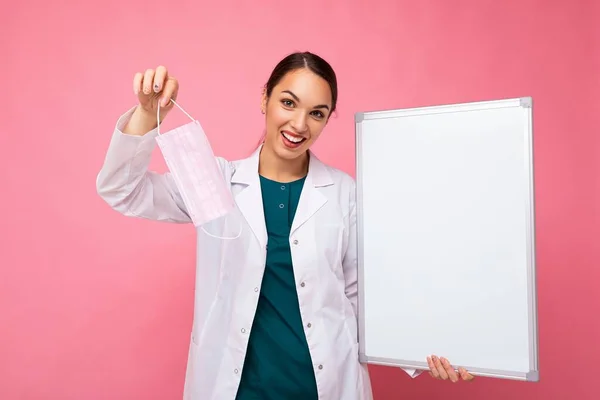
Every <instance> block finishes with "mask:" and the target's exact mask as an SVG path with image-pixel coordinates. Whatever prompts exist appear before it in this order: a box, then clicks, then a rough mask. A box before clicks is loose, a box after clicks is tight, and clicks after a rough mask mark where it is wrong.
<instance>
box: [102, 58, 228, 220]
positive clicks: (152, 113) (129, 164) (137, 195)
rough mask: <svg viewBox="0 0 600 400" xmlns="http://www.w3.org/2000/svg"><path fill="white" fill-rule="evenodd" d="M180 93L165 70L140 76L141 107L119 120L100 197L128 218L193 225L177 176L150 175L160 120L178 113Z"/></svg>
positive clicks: (135, 86)
mask: <svg viewBox="0 0 600 400" xmlns="http://www.w3.org/2000/svg"><path fill="white" fill-rule="evenodd" d="M178 90H179V84H178V82H177V80H176V79H175V78H173V77H172V76H169V74H168V71H167V69H166V68H165V67H162V66H161V67H158V68H157V69H156V70H152V69H148V70H146V71H145V72H144V73H141V72H140V73H137V74H135V76H134V78H133V91H134V93H135V94H136V96H137V98H138V103H139V104H138V105H136V106H135V107H133V108H132V109H131V110H129V111H128V112H126V113H125V114H124V115H122V116H121V117H120V118H119V119H118V121H117V124H116V127H115V129H114V132H113V134H112V138H111V140H110V144H109V146H108V151H107V153H106V157H105V160H104V164H103V165H102V168H101V170H100V172H99V174H98V176H97V179H96V188H97V191H98V194H99V195H100V197H102V198H103V199H104V201H106V203H108V205H110V206H111V207H112V208H113V209H114V210H116V211H118V212H120V213H122V214H124V215H127V216H132V217H140V218H146V219H152V220H157V221H166V222H176V223H187V222H191V218H190V217H189V215H188V212H187V210H186V207H185V204H184V202H183V200H182V197H181V195H180V193H179V191H178V189H177V187H176V185H175V182H174V180H173V177H172V176H171V173H169V172H167V173H163V174H159V173H156V172H153V171H149V170H148V166H149V164H150V160H151V156H152V152H153V150H154V148H155V146H156V140H155V138H156V135H157V134H158V130H157V126H158V123H159V120H160V122H162V121H163V120H164V118H165V117H166V115H167V114H168V113H169V112H170V110H171V109H172V108H173V103H172V102H171V101H170V100H171V99H173V100H175V99H176V98H177V93H178ZM159 102H160V107H159ZM159 108H160V115H159V117H158V120H157V111H158V110H159ZM217 161H218V162H219V164H220V166H221V168H222V169H223V167H224V164H225V160H223V159H220V158H217Z"/></svg>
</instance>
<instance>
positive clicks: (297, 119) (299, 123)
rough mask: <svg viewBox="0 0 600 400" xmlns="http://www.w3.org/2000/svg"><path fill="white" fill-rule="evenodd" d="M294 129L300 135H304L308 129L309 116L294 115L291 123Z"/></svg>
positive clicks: (303, 113) (300, 113) (299, 113)
mask: <svg viewBox="0 0 600 400" xmlns="http://www.w3.org/2000/svg"><path fill="white" fill-rule="evenodd" d="M291 125H292V128H294V130H295V131H296V132H298V133H302V132H304V131H306V130H307V129H308V124H307V115H306V113H305V112H298V113H296V115H294V118H293V119H292V121H291Z"/></svg>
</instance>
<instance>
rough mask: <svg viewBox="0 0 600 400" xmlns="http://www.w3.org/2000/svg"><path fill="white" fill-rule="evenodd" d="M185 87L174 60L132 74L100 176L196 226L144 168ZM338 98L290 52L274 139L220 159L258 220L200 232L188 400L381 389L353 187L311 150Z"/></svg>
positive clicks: (171, 187) (128, 201)
mask: <svg viewBox="0 0 600 400" xmlns="http://www.w3.org/2000/svg"><path fill="white" fill-rule="evenodd" d="M178 89H179V84H178V82H177V80H175V79H174V78H173V77H170V76H169V74H168V71H167V69H166V68H164V67H159V68H157V69H156V70H151V69H149V70H146V72H145V73H143V74H142V73H139V74H136V76H135V77H134V91H135V93H136V94H137V96H138V101H139V105H138V106H136V107H135V108H134V109H132V110H130V111H129V112H127V113H126V114H125V115H123V116H122V117H121V118H120V119H119V121H118V122H117V126H116V129H115V130H114V132H113V137H112V140H111V142H110V145H109V149H108V154H107V156H106V159H105V163H104V165H103V167H102V170H101V171H100V174H99V175H98V179H97V187H98V193H99V194H100V196H102V198H103V199H104V200H105V201H106V202H107V203H108V204H109V205H111V207H113V208H114V209H115V210H118V211H119V212H121V213H123V214H125V215H128V216H135V217H140V218H147V219H154V220H162V221H170V222H178V223H183V222H186V223H187V222H192V221H191V218H190V215H189V212H188V210H187V207H186V204H185V202H184V201H183V200H182V196H181V193H180V192H179V190H178V187H177V184H175V183H174V179H173V177H172V175H171V173H170V172H167V173H165V174H160V175H159V174H157V173H155V172H152V171H148V170H147V168H148V165H149V161H150V157H151V155H152V152H153V148H154V144H155V137H156V135H157V134H158V131H157V119H158V118H157V113H158V115H159V118H162V119H164V118H165V117H166V115H167V114H168V113H169V112H170V110H171V109H172V104H171V102H170V100H172V99H175V98H176V97H177V92H178ZM159 103H160V104H161V105H162V106H161V107H159ZM336 103H337V81H336V76H335V73H334V71H333V69H332V68H331V66H330V65H329V64H328V63H327V62H326V61H325V60H323V59H322V58H320V57H319V56H317V55H314V54H312V53H308V52H306V53H294V54H291V55H289V56H287V57H285V58H284V59H283V60H282V61H281V62H280V63H279V64H278V65H277V66H276V67H275V69H274V71H273V73H272V74H271V77H270V78H269V80H268V82H267V84H266V85H265V90H264V93H263V97H262V103H261V107H262V112H263V113H264V114H265V125H266V134H265V139H264V141H263V142H262V143H261V145H260V146H258V148H257V149H256V150H255V151H254V153H253V154H252V155H251V156H250V157H248V158H245V159H242V160H236V161H228V160H224V159H223V158H220V157H217V162H218V164H219V166H220V168H221V171H222V172H223V178H224V179H225V182H226V184H227V185H228V188H230V190H231V192H232V193H233V195H234V197H235V202H236V204H237V206H238V208H239V210H240V211H241V212H242V214H243V216H244V220H245V221H247V222H248V226H249V229H244V230H243V232H240V235H239V236H238V237H236V238H235V239H234V240H231V241H229V242H228V243H227V246H226V247H223V245H222V244H221V243H220V242H218V241H215V239H214V238H210V237H208V235H205V234H204V231H203V230H202V229H201V227H199V228H198V229H197V246H198V251H197V261H196V268H197V272H196V276H197V277H198V279H197V287H196V291H195V293H196V296H197V297H196V303H195V312H194V322H193V328H192V335H191V340H190V350H189V356H188V359H189V362H188V368H187V371H188V373H187V376H186V381H185V395H184V397H185V398H186V399H190V400H200V399H202V400H204V399H214V398H219V399H224V400H227V399H229V400H233V399H237V400H246V399H256V398H260V399H265V400H270V399H303V400H318V399H344V400H368V399H371V398H372V393H371V385H370V379H369V374H368V370H367V367H366V366H365V365H363V364H361V363H360V362H359V359H358V337H357V336H358V333H357V313H358V310H357V294H358V291H357V276H358V270H357V246H356V237H357V232H356V191H355V182H354V180H353V179H352V178H351V177H350V176H349V175H348V174H346V173H344V172H342V171H340V170H339V169H336V168H333V167H331V166H329V165H326V164H325V163H323V162H321V161H320V160H319V159H318V158H317V157H316V156H315V155H314V154H313V153H312V151H310V147H311V146H312V145H313V144H314V143H315V141H316V140H317V139H318V138H319V137H320V135H321V134H322V132H323V130H324V128H325V126H326V125H327V122H328V121H329V118H330V116H331V113H332V112H334V111H335V108H336ZM173 132H174V133H172V134H176V131H173ZM180 151H181V152H182V157H183V158H185V160H186V161H187V160H188V159H191V156H192V155H193V154H185V151H186V149H185V148H181V149H180ZM192 182H193V181H192ZM223 249H226V250H223ZM428 361H430V364H429V366H430V369H431V370H432V376H434V377H438V378H441V379H450V380H452V381H456V380H458V379H459V376H458V375H457V374H456V373H455V372H454V369H453V368H452V366H451V365H450V364H449V362H448V361H447V360H443V363H441V362H440V359H439V358H432V359H431V360H428ZM405 371H406V372H407V373H408V374H409V375H410V376H413V377H414V376H416V375H418V372H417V371H415V370H410V369H406V370H405ZM461 377H462V378H463V379H471V376H470V375H469V374H468V373H467V372H466V371H461Z"/></svg>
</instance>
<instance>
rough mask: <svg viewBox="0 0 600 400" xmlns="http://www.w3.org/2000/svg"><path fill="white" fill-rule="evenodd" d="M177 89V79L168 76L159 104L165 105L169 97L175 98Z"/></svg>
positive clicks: (169, 99)
mask: <svg viewBox="0 0 600 400" xmlns="http://www.w3.org/2000/svg"><path fill="white" fill-rule="evenodd" d="M178 90H179V83H178V82H177V79H175V78H173V77H170V78H169V79H168V80H167V82H166V83H165V87H164V90H163V93H162V96H161V100H160V105H161V107H166V106H167V105H168V104H169V102H170V101H171V99H173V100H177V91H178Z"/></svg>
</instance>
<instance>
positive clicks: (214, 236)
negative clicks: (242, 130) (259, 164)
mask: <svg viewBox="0 0 600 400" xmlns="http://www.w3.org/2000/svg"><path fill="white" fill-rule="evenodd" d="M170 102H171V103H173V104H175V105H176V106H177V108H179V109H180V110H181V112H183V113H184V114H185V115H187V116H188V118H189V119H191V120H192V122H196V120H195V119H194V118H192V116H191V115H190V114H188V113H187V112H186V111H185V110H184V109H183V107H181V106H180V105H179V104H177V102H175V100H173V99H170ZM156 132H157V133H158V134H159V135H160V134H161V133H160V99H159V100H158V106H157V107H156ZM243 228H244V224H243V223H242V222H240V231H239V232H238V234H237V236H235V237H221V236H216V235H213V234H212V233H209V232H207V231H206V229H204V227H203V226H200V229H202V230H203V231H204V233H206V234H207V235H208V236H211V237H213V238H215V239H222V240H234V239H237V238H239V237H240V236H241V235H242V230H243Z"/></svg>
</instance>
